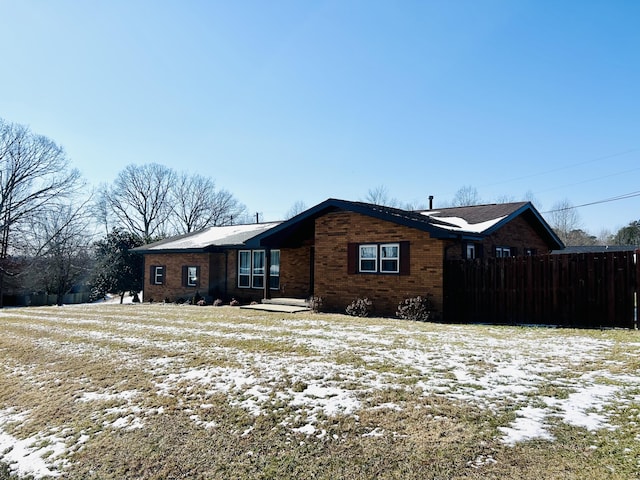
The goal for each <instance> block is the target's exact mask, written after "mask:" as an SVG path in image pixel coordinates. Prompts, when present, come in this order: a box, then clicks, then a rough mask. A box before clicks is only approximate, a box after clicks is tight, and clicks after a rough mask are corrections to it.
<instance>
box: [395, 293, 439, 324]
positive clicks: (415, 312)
mask: <svg viewBox="0 0 640 480" xmlns="http://www.w3.org/2000/svg"><path fill="white" fill-rule="evenodd" d="M433 311H434V307H433V302H432V301H431V298H430V295H425V296H421V295H418V296H417V297H411V298H405V299H404V300H403V301H402V302H400V303H399V304H398V311H397V312H396V315H397V316H398V318H402V319H405V320H415V321H418V322H426V321H427V320H429V318H431V316H432V315H433Z"/></svg>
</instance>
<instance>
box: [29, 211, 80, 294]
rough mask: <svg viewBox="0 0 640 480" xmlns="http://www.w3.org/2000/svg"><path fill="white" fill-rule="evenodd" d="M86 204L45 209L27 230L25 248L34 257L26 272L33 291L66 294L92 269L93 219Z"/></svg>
mask: <svg viewBox="0 0 640 480" xmlns="http://www.w3.org/2000/svg"><path fill="white" fill-rule="evenodd" d="M88 216H89V215H88V210H87V209H86V208H85V206H84V205H81V206H80V207H78V208H75V207H72V206H71V205H70V204H67V205H62V204H61V205H56V206H54V207H52V208H48V209H47V210H45V211H43V212H41V214H40V215H38V216H37V217H36V218H34V219H33V220H32V222H31V225H30V227H29V229H28V230H27V231H26V238H25V240H26V243H27V246H25V249H24V250H25V251H26V252H28V253H29V257H30V258H31V259H32V262H31V264H30V268H28V269H27V271H26V272H24V273H26V274H27V275H26V276H28V281H27V282H25V285H29V286H30V289H31V290H34V291H44V292H45V293H47V294H50V295H56V302H57V304H58V305H62V301H63V297H64V295H65V294H67V293H69V292H70V291H71V289H72V288H74V287H76V286H79V285H80V284H81V283H82V281H84V280H86V279H87V278H88V275H89V272H90V271H91V264H92V261H91V255H90V253H89V249H90V247H89V245H90V242H91V235H90V233H89V230H88V229H89V226H90V223H91V222H90V221H89V218H88Z"/></svg>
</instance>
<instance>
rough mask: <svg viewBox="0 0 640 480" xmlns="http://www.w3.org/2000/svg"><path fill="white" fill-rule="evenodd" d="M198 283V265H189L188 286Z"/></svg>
mask: <svg viewBox="0 0 640 480" xmlns="http://www.w3.org/2000/svg"><path fill="white" fill-rule="evenodd" d="M197 285H198V267H187V286H188V287H195V286H197Z"/></svg>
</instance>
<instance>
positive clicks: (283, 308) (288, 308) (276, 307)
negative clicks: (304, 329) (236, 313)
mask: <svg viewBox="0 0 640 480" xmlns="http://www.w3.org/2000/svg"><path fill="white" fill-rule="evenodd" d="M240 308H244V309H247V310H262V311H264V312H281V313H298V312H308V311H310V310H311V309H310V308H309V307H305V306H301V305H280V304H275V303H257V304H255V305H242V306H240Z"/></svg>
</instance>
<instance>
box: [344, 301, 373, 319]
mask: <svg viewBox="0 0 640 480" xmlns="http://www.w3.org/2000/svg"><path fill="white" fill-rule="evenodd" d="M345 311H346V312H347V315H351V316H352V317H368V316H369V315H371V312H372V311H373V302H372V301H371V300H369V299H368V298H356V299H355V300H354V301H353V302H351V304H350V305H348V306H347V308H346V310H345Z"/></svg>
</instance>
